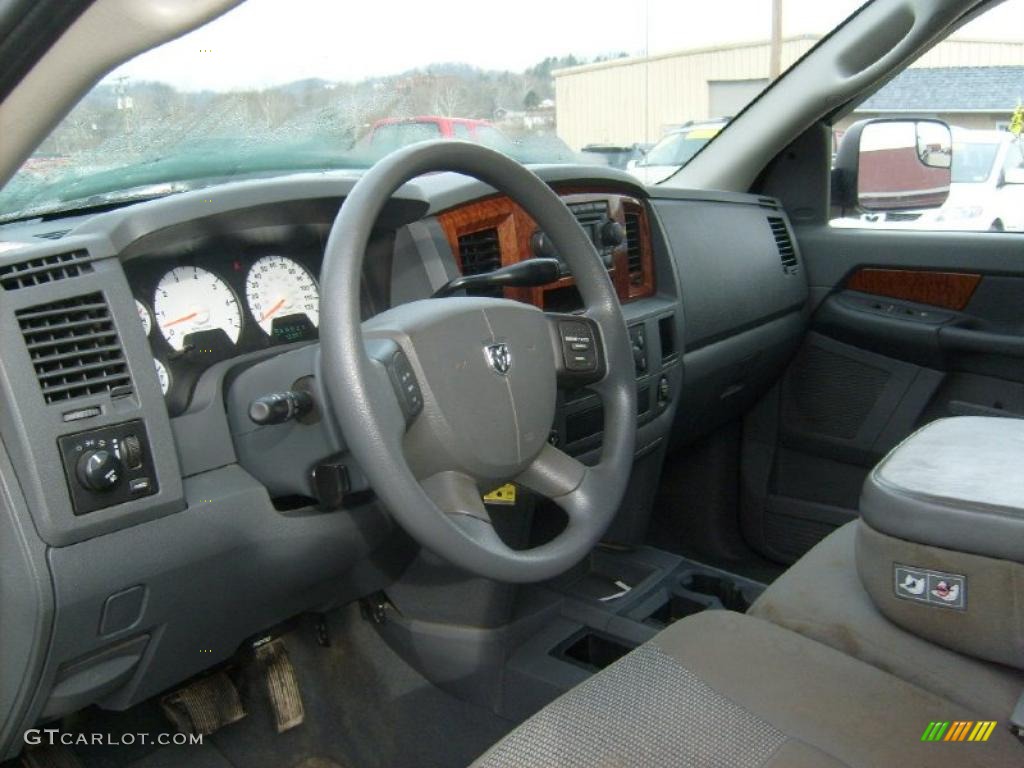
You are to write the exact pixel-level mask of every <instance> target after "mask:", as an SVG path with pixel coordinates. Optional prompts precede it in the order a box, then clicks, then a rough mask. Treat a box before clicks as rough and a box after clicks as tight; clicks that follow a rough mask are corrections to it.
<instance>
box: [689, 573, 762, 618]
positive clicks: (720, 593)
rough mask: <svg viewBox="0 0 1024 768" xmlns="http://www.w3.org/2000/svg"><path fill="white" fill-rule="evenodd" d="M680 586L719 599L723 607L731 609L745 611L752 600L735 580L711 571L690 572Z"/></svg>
mask: <svg viewBox="0 0 1024 768" xmlns="http://www.w3.org/2000/svg"><path fill="white" fill-rule="evenodd" d="M679 586H681V587H682V588H683V589H685V590H686V591H688V592H696V593H698V594H701V595H707V596H708V597H712V598H715V599H717V600H718V602H719V603H721V606H722V607H723V608H726V609H728V610H730V611H738V612H740V613H743V612H745V611H746V610H747V609H748V608H749V607H750V603H751V601H750V600H749V599H748V597H747V595H746V594H744V592H743V588H742V587H740V586H739V584H737V583H736V582H735V581H733V580H732V579H728V578H723V577H721V576H714V575H712V574H710V573H690V574H687V575H686V576H684V577H683V578H682V579H681V580H680V582H679Z"/></svg>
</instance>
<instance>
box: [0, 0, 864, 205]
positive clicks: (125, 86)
mask: <svg viewBox="0 0 1024 768" xmlns="http://www.w3.org/2000/svg"><path fill="white" fill-rule="evenodd" d="M859 4H860V0H837V1H836V2H834V3H820V2H818V1H817V0H787V2H786V3H785V9H786V10H785V15H784V16H783V19H782V22H783V23H782V32H783V34H782V36H781V37H779V38H777V39H776V40H775V43H774V44H773V43H771V42H770V40H769V38H770V36H771V30H772V28H773V24H772V7H773V2H772V0H719V2H717V3H715V4H713V5H712V6H708V7H706V8H704V7H702V10H701V13H699V14H693V13H692V10H691V4H689V3H682V2H677V0H646V2H644V3H627V4H622V3H621V2H619V1H618V0H586V1H585V2H584V0H566V1H565V2H559V3H551V2H547V1H546V0H545V1H542V0H520V2H518V3H517V4H516V12H515V13H507V14H502V15H501V16H500V19H499V18H497V17H496V16H495V15H494V14H491V13H481V12H480V11H481V7H480V4H479V0H448V2H446V3H445V4H444V5H443V6H437V5H436V4H431V3H421V4H412V3H406V2H398V1H397V0H381V1H380V2H376V3H339V2H337V1H336V0H289V2H287V3H284V2H281V1H280V0H249V2H246V3H243V4H242V5H240V6H239V7H238V8H236V9H235V10H233V11H231V12H229V13H227V14H225V15H224V16H222V17H221V18H219V19H216V20H214V21H213V22H211V23H210V24H208V25H206V26H205V27H203V28H201V29H198V30H196V31H194V32H192V33H191V34H188V35H186V36H184V37H182V38H180V39H178V40H175V41H172V42H170V43H168V44H166V45H163V46H161V47H159V48H156V49H154V50H152V51H149V52H147V53H145V54H142V55H141V56H139V57H137V58H135V59H134V60H132V61H130V62H127V63H125V64H124V65H122V66H121V67H119V68H118V69H117V70H115V71H114V72H112V73H110V74H109V75H108V76H107V77H106V78H104V79H103V80H102V81H101V82H100V83H99V84H98V85H96V87H94V88H93V89H92V91H90V92H89V93H88V94H87V95H86V96H85V97H84V98H83V99H82V100H81V102H80V103H79V104H78V105H77V106H76V107H75V108H74V110H73V111H72V112H71V113H70V114H69V115H68V116H67V117H66V118H65V119H64V120H63V121H62V122H61V123H60V124H59V125H58V126H57V128H56V129H55V130H54V131H53V132H52V133H51V134H50V135H49V136H48V137H47V138H46V139H45V141H43V142H42V144H40V146H39V147H38V149H37V150H36V152H35V153H34V154H33V156H32V157H31V158H29V160H28V161H27V162H26V163H25V164H24V165H23V167H22V168H21V169H20V170H19V172H18V173H17V174H16V175H15V176H14V177H13V178H12V179H11V181H9V182H8V183H7V185H6V186H5V187H3V189H2V190H0V221H2V220H10V219H16V218H25V217H30V216H36V215H41V214H44V213H52V212H56V211H60V210H73V209H76V208H78V209H87V208H89V207H93V206H102V205H109V204H112V203H116V202H117V201H132V200H137V199H146V198H150V197H156V196H161V195H166V194H171V193H174V192H178V191H182V190H186V189H194V188H197V187H202V186H208V185H211V184H216V183H219V182H222V181H225V180H231V179H238V178H243V177H252V176H269V175H276V174H284V173H294V172H302V171H324V170H337V169H347V170H349V171H351V172H354V173H358V172H359V170H361V169H365V168H368V167H369V166H371V165H372V164H373V163H374V162H376V161H377V160H379V159H380V158H381V157H383V156H385V155H386V154H388V153H389V152H393V151H395V150H396V149H398V148H399V147H403V146H406V145H408V144H410V143H414V142H417V141H423V140H426V139H441V140H456V139H460V140H465V141H472V142H478V143H480V144H484V145H486V146H488V147H492V148H494V149H497V150H499V151H501V152H504V153H506V154H508V155H510V156H512V157H514V158H516V159H517V160H519V161H520V162H523V163H527V164H539V163H591V164H601V165H616V166H618V167H623V166H626V165H627V164H629V165H630V166H631V167H632V163H630V159H631V155H630V154H629V153H633V154H632V157H635V158H636V159H637V160H639V162H637V163H636V164H638V165H642V164H645V163H644V161H643V160H642V159H640V158H642V157H643V152H644V151H645V150H646V149H648V148H651V147H653V151H652V152H651V155H650V156H649V157H648V159H647V161H646V164H658V165H670V166H680V165H682V164H683V163H686V162H687V161H688V160H689V159H690V158H691V157H692V156H693V154H694V153H695V152H696V151H698V150H699V149H700V148H701V147H702V146H703V145H704V144H706V143H707V141H709V140H711V139H712V138H713V137H714V135H715V133H717V132H718V130H720V129H721V126H715V127H714V129H712V130H709V131H705V132H703V133H701V132H698V131H689V132H683V133H680V132H679V126H681V125H684V124H686V123H693V122H700V121H701V120H711V119H714V118H717V117H721V116H723V115H734V114H737V113H738V112H739V111H741V110H742V109H743V107H744V106H745V105H746V104H747V103H749V102H750V101H751V100H752V99H753V98H755V97H756V96H757V94H758V93H759V92H760V91H761V90H763V89H764V88H765V87H766V86H767V85H768V84H769V82H770V81H771V79H772V77H773V75H774V74H775V73H774V72H772V71H771V66H770V61H771V59H772V57H771V56H770V53H771V51H772V50H773V46H774V48H775V49H777V50H778V51H779V52H780V57H781V68H780V71H783V70H784V69H785V68H786V67H787V66H789V65H790V64H792V63H793V62H794V61H795V60H796V59H797V58H799V57H800V56H801V55H803V54H804V53H805V52H806V51H808V50H809V49H810V48H811V47H813V46H814V44H815V43H816V41H817V40H818V39H820V38H821V37H822V36H823V35H824V34H826V33H828V32H829V31H830V30H831V28H832V27H834V26H835V25H836V24H837V23H838V22H840V21H841V20H842V19H843V18H845V17H846V16H847V15H848V14H849V13H851V12H852V11H853V10H855V9H856V7H857V6H858V5H859ZM612 19H614V23H609V21H610V20H612ZM726 60H728V61H727V63H728V66H724V65H723V64H722V62H723V61H726ZM752 62H753V63H752ZM726 70H727V72H726ZM723 73H725V74H723ZM659 142H660V143H659ZM655 145H656V146H655ZM593 146H602V147H619V148H623V150H624V152H623V153H619V154H618V155H616V154H612V153H608V152H604V153H602V152H593V151H588V152H584V151H582V150H583V149H584V148H585V147H593Z"/></svg>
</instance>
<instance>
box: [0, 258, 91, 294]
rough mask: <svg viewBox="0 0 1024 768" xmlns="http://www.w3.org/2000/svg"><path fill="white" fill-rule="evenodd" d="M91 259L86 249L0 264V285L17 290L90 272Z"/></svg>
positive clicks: (7, 289) (6, 288) (5, 288)
mask: <svg viewBox="0 0 1024 768" xmlns="http://www.w3.org/2000/svg"><path fill="white" fill-rule="evenodd" d="M90 261H92V260H91V259H90V258H89V254H88V252H86V251H71V252H70V253H56V254H54V255H52V256H42V257H40V258H38V259H29V260H28V261H20V262H18V263H17V264H5V265H3V266H0V287H3V289H4V290H5V291H17V290H19V289H21V288H31V287H33V286H36V285H42V284H43V283H52V282H55V281H57V280H64V279H66V278H69V277H78V276H79V275H84V274H86V273H88V272H92V264H90Z"/></svg>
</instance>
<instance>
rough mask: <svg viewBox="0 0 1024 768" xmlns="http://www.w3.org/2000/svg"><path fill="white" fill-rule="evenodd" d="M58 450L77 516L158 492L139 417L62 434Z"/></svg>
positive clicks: (151, 459)
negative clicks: (83, 430)
mask: <svg viewBox="0 0 1024 768" xmlns="http://www.w3.org/2000/svg"><path fill="white" fill-rule="evenodd" d="M57 448H58V450H59V451H60V457H61V463H62V464H63V466H64V475H65V477H66V479H67V489H68V494H69V496H70V501H71V507H72V511H73V513H74V514H75V515H86V514H89V513H90V512H95V511H96V510H98V509H105V508H107V507H113V506H117V505H118V504H124V503H126V502H129V501H136V500H137V499H139V498H140V497H143V496H152V495H153V494H155V493H157V492H158V491H159V489H158V488H157V485H158V483H157V479H156V467H155V466H154V465H153V456H152V451H151V450H150V447H149V439H148V438H147V436H146V426H145V423H144V422H143V421H142V420H141V419H135V420H133V421H126V422H123V423H121V424H111V425H108V426H105V427H97V428H96V429H90V430H87V431H85V432H77V433H75V434H71V435H61V436H60V437H58V438H57ZM139 480H144V481H145V482H138V481H139Z"/></svg>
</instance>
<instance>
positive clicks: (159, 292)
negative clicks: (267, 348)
mask: <svg viewBox="0 0 1024 768" xmlns="http://www.w3.org/2000/svg"><path fill="white" fill-rule="evenodd" d="M153 315H154V317H155V318H156V323H157V325H158V326H159V327H160V332H161V333H163V335H164V338H165V339H167V343H168V344H170V345H171V346H172V347H174V348H175V349H177V350H179V351H180V350H182V349H184V347H185V337H186V336H188V335H189V334H190V333H196V332H197V331H212V330H215V329H217V328H220V329H221V330H222V331H224V333H226V334H227V336H228V338H229V339H231V341H232V342H236V341H238V335H239V334H240V333H241V331H242V309H241V307H239V305H238V299H237V298H235V294H234V293H233V292H232V291H231V289H230V288H229V287H228V285H227V283H225V282H224V281H223V280H221V279H220V278H219V277H217V275H215V274H213V273H212V272H208V271H207V270H205V269H203V268H202V267H194V266H193V267H176V268H174V269H172V270H171V271H170V272H168V273H167V274H166V275H164V276H163V277H162V278H160V282H159V283H157V286H156V293H155V295H154V297H153Z"/></svg>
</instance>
